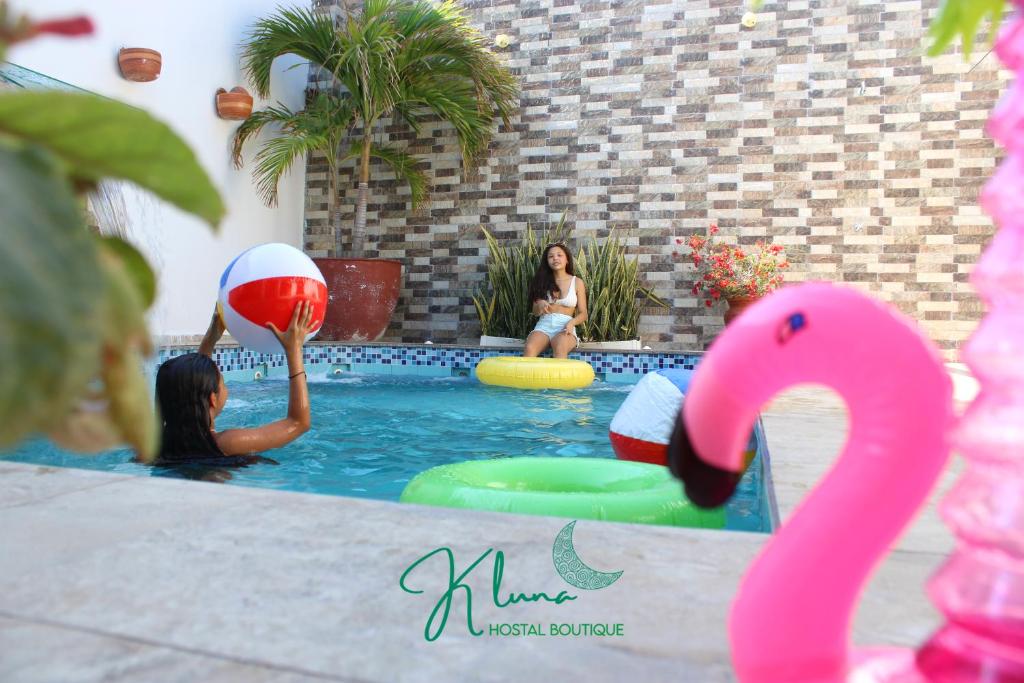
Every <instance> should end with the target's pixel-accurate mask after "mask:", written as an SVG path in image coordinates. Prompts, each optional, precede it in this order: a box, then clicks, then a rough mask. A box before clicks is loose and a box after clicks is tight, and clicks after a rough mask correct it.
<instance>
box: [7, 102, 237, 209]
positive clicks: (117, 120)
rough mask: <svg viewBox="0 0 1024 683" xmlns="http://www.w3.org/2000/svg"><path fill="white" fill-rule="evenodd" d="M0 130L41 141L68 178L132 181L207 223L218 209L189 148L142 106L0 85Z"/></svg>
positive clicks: (215, 195)
mask: <svg viewBox="0 0 1024 683" xmlns="http://www.w3.org/2000/svg"><path fill="white" fill-rule="evenodd" d="M0 134H6V135H8V136H10V137H13V138H16V139H21V140H25V141H30V142H34V143H36V144H38V145H40V146H42V147H45V148H46V149H47V150H49V151H50V152H51V153H53V154H54V155H55V156H56V157H57V158H59V159H60V160H61V161H62V162H63V163H64V164H65V166H66V171H67V173H68V174H69V175H70V176H71V177H72V178H73V179H75V180H84V181H88V182H91V183H95V182H98V181H99V180H101V179H103V178H120V179H122V180H128V181H131V182H133V183H135V184H137V185H139V186H140V187H143V188H145V189H147V190H149V191H151V192H153V193H154V194H156V195H157V196H158V197H160V198H162V199H164V200H166V201H168V202H170V203H172V204H174V205H175V206H177V207H178V208H180V209H182V210H184V211H188V212H190V213H193V214H195V215H197V216H199V217H200V218H202V219H203V220H205V221H206V222H207V223H209V224H210V225H211V226H212V227H214V228H216V227H217V225H218V223H220V220H221V219H222V218H223V217H224V211H225V210H224V204H223V202H222V201H221V198H220V195H219V194H218V193H217V189H216V188H215V187H214V186H213V183H212V182H211V180H210V178H209V176H207V174H206V171H204V170H203V168H202V166H200V165H199V162H198V161H197V160H196V157H195V154H193V152H192V150H191V149H189V147H188V145H186V144H185V143H184V142H183V141H182V140H181V139H180V138H179V137H178V136H177V135H176V134H175V133H174V131H172V130H171V129H170V128H169V127H168V126H167V125H166V124H164V123H161V122H160V121H157V120H156V119H154V118H153V117H152V116H150V115H149V114H148V113H146V112H144V111H142V110H141V109H137V108H135V107H132V106H129V105H127V104H124V103H122V102H117V101H115V100H109V99H106V98H102V97H98V96H96V95H89V94H82V93H69V92H53V91H24V92H12V93H4V94H3V96H0Z"/></svg>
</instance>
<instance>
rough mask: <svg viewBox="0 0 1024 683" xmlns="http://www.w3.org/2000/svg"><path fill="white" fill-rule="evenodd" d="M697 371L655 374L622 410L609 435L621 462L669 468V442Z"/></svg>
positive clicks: (646, 378) (631, 394) (640, 385)
mask: <svg viewBox="0 0 1024 683" xmlns="http://www.w3.org/2000/svg"><path fill="white" fill-rule="evenodd" d="M692 375H693V370H681V369H672V370H655V371H654V372H649V373H647V374H646V375H644V376H643V378H642V379H641V380H640V381H639V382H637V383H636V386H635V387H633V390H632V391H630V392H629V395H628V396H627V397H626V400H625V401H623V402H622V405H621V406H619V409H618V411H616V413H615V417H613V418H612V424H611V427H610V429H609V431H608V438H609V439H610V440H611V442H612V450H614V451H615V455H616V457H618V458H619V459H620V460H636V461H639V462H649V463H654V464H655V465H666V464H668V442H669V439H670V438H671V437H672V428H673V427H674V426H675V423H676V416H677V415H678V414H679V408H680V407H681V406H682V404H683V394H684V393H685V392H686V390H687V388H688V387H689V386H690V377H691V376H692Z"/></svg>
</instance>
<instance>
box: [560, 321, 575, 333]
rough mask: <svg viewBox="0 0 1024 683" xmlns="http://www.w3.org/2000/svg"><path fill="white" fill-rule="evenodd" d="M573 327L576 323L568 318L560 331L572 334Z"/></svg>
mask: <svg viewBox="0 0 1024 683" xmlns="http://www.w3.org/2000/svg"><path fill="white" fill-rule="evenodd" d="M575 327H576V323H575V322H574V321H572V320H570V321H569V322H567V323H566V324H565V328H564V329H563V330H562V331H563V332H565V333H566V334H572V333H573V331H574V329H575Z"/></svg>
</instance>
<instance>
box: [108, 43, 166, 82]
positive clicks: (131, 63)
mask: <svg viewBox="0 0 1024 683" xmlns="http://www.w3.org/2000/svg"><path fill="white" fill-rule="evenodd" d="M117 64H118V66H119V67H121V75H122V76H124V77H125V78H127V79H128V80H129V81H136V82H139V83H144V82H146V81H155V80H156V79H157V77H158V76H159V75H160V67H161V66H163V58H161V57H160V53H159V52H157V51H156V50H150V49H149V48H148V47H122V48H121V50H120V51H119V52H118V53H117Z"/></svg>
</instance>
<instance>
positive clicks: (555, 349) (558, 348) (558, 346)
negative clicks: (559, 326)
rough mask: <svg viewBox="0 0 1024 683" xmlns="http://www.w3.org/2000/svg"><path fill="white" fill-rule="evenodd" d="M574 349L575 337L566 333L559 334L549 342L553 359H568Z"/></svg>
mask: <svg viewBox="0 0 1024 683" xmlns="http://www.w3.org/2000/svg"><path fill="white" fill-rule="evenodd" d="M575 348H576V337H575V336H573V335H571V334H569V333H568V332H559V333H558V334H556V335H555V338H554V339H552V340H551V355H553V356H554V357H555V358H568V357H569V352H570V351H572V350H573V349H575Z"/></svg>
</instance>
